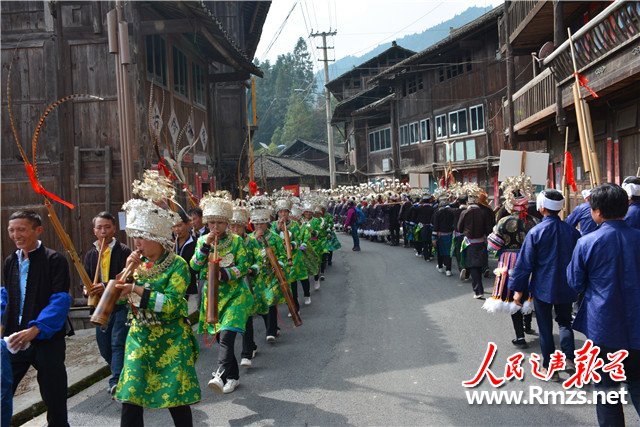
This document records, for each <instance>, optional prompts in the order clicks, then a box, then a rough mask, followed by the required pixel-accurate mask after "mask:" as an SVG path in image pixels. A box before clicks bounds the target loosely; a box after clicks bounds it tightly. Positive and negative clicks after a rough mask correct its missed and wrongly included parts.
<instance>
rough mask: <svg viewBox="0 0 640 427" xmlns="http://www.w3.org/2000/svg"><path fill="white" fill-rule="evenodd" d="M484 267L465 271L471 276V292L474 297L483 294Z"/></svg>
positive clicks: (468, 268)
mask: <svg viewBox="0 0 640 427" xmlns="http://www.w3.org/2000/svg"><path fill="white" fill-rule="evenodd" d="M483 270H484V267H467V271H469V274H470V275H471V286H472V287H473V292H474V293H475V294H476V295H482V294H484V287H483V286H482V271H483Z"/></svg>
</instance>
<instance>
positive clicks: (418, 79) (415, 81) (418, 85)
mask: <svg viewBox="0 0 640 427" xmlns="http://www.w3.org/2000/svg"><path fill="white" fill-rule="evenodd" d="M405 84H406V89H405V91H406V93H407V94H412V93H416V92H417V91H419V90H422V89H424V83H423V82H422V75H417V76H414V77H410V78H409V79H407V80H406V83H405Z"/></svg>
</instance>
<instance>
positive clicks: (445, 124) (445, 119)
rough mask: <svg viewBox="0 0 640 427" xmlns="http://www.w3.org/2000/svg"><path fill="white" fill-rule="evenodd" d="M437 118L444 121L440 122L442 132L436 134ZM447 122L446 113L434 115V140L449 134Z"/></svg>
mask: <svg viewBox="0 0 640 427" xmlns="http://www.w3.org/2000/svg"><path fill="white" fill-rule="evenodd" d="M439 119H443V120H444V122H443V123H442V129H443V133H442V134H441V135H438V120H439ZM448 126H449V125H448V122H447V115H446V114H440V115H437V116H436V127H435V137H436V141H437V140H439V139H445V138H447V136H448V135H449V129H448Z"/></svg>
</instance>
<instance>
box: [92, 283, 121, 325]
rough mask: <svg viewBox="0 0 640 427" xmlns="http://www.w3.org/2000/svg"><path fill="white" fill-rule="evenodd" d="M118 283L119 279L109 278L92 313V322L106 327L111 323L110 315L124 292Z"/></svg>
mask: <svg viewBox="0 0 640 427" xmlns="http://www.w3.org/2000/svg"><path fill="white" fill-rule="evenodd" d="M116 283H118V281H117V280H109V283H107V286H106V287H105V289H104V292H103V293H102V297H101V298H100V301H99V302H98V305H97V306H96V309H95V311H94V312H93V314H92V315H91V319H90V320H91V323H93V324H94V325H96V326H100V327H102V328H104V327H105V326H107V324H108V323H109V317H110V316H111V313H113V309H114V308H115V306H116V303H117V302H118V300H119V299H120V294H121V293H122V289H118V288H117V287H116Z"/></svg>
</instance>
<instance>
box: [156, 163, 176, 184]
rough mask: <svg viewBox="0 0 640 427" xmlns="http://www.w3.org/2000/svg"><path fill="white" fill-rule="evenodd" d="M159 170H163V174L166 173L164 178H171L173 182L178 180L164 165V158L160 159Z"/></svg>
mask: <svg viewBox="0 0 640 427" xmlns="http://www.w3.org/2000/svg"><path fill="white" fill-rule="evenodd" d="M158 170H161V171H162V172H164V176H166V177H167V178H169V179H170V180H171V181H175V180H176V177H175V175H173V174H172V173H171V171H170V170H169V168H167V166H166V164H165V163H164V157H160V161H159V162H158Z"/></svg>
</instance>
